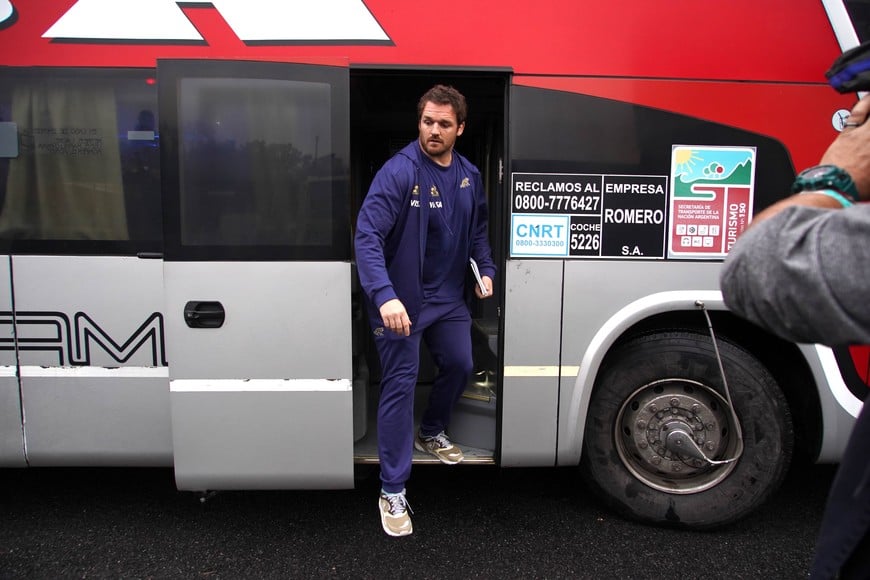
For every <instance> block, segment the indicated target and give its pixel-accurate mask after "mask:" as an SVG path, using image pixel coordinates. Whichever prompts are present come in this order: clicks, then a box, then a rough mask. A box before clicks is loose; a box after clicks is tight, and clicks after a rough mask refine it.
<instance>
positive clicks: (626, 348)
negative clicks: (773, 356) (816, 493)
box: [581, 331, 794, 528]
mask: <svg viewBox="0 0 870 580" xmlns="http://www.w3.org/2000/svg"><path fill="white" fill-rule="evenodd" d="M717 343H718V345H719V350H720V354H721V357H722V364H723V367H724V369H725V376H726V378H727V384H728V388H729V390H730V392H731V398H732V401H733V404H734V407H735V409H736V413H737V417H738V418H739V421H740V426H739V427H740V430H742V443H743V447H742V451H741V450H740V444H739V440H740V437H738V429H735V426H734V424H733V415H732V413H731V412H730V410H729V407H728V403H727V397H726V396H725V391H724V389H723V387H722V377H721V373H720V370H719V364H718V362H717V359H716V354H715V350H714V348H713V343H712V341H711V339H710V336H709V335H704V334H700V333H696V332H691V331H679V332H677V331H673V332H658V333H654V334H648V335H643V336H639V337H636V338H633V339H631V340H629V341H627V342H625V343H624V344H622V345H620V346H618V347H616V348H615V349H614V351H613V352H612V353H611V354H609V355H608V357H607V359H606V360H605V362H604V364H603V365H602V368H601V371H600V373H599V375H598V378H597V380H596V383H595V388H594V391H593V393H592V400H591V402H590V406H589V411H588V415H587V420H586V427H585V434H584V440H583V457H582V460H581V472H582V474H583V476H584V479H585V480H586V482H587V483H588V484H589V485H590V487H591V488H592V489H593V490H595V491H596V492H597V493H598V494H599V495H600V496H601V497H602V498H603V499H604V500H605V501H606V502H607V503H608V504H610V505H611V506H612V507H613V508H614V509H615V510H616V511H617V512H619V513H621V514H622V515H624V516H626V517H629V518H631V519H636V520H640V521H644V522H647V523H654V524H662V525H668V526H673V527H685V528H714V527H717V526H721V525H724V524H728V523H731V522H734V521H736V520H738V519H740V518H742V517H743V516H745V515H747V514H749V513H750V512H752V511H753V510H755V509H756V508H758V507H759V506H760V505H761V504H762V503H763V502H764V501H765V500H766V499H767V498H768V496H770V494H771V493H773V492H774V491H775V490H776V489H777V488H778V486H779V484H780V483H781V482H782V479H783V478H784V476H785V474H786V472H787V470H788V467H789V463H790V461H791V455H792V447H793V439H794V432H793V427H792V421H791V415H790V413H789V409H788V405H787V403H786V400H785V397H784V396H783V394H782V391H781V390H780V388H779V386H778V385H777V384H776V381H775V380H774V378H773V376H772V375H771V374H770V372H769V371H768V370H767V369H766V368H765V367H764V366H763V365H762V364H761V363H760V362H759V361H758V360H757V359H756V358H755V357H754V356H752V355H751V354H750V353H748V352H747V351H745V350H743V349H742V348H740V347H738V346H737V345H735V344H733V343H730V342H728V341H727V340H723V339H721V338H717ZM675 428H676V429H682V430H683V433H689V434H691V437H692V439H693V440H694V441H695V442H696V443H697V448H696V449H701V450H703V453H704V455H705V456H706V458H708V459H712V460H716V461H727V460H728V459H731V458H733V457H735V456H736V455H738V454H739V458H738V459H737V460H736V461H733V462H731V463H727V464H720V465H711V464H709V463H708V462H706V461H705V460H704V459H702V458H700V457H695V458H693V457H691V456H690V455H681V454H676V453H673V452H672V451H671V450H669V449H668V448H667V447H666V446H665V442H666V439H664V436H665V434H666V433H672V434H673V433H675V430H674V429H675ZM673 445H674V442H673V440H671V446H672V448H673ZM683 448H684V447H681V449H683ZM696 453H697V451H696Z"/></svg>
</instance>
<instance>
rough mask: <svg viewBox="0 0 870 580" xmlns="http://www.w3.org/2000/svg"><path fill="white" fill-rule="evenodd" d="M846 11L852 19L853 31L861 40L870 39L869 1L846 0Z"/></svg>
mask: <svg viewBox="0 0 870 580" xmlns="http://www.w3.org/2000/svg"><path fill="white" fill-rule="evenodd" d="M845 4H846V11H847V12H848V13H849V17H850V18H851V19H852V25H853V26H854V27H855V32H856V33H858V39H859V40H860V41H861V42H864V41H865V40H868V39H870V2H867V0H846V2H845Z"/></svg>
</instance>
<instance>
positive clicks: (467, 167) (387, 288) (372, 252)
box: [354, 140, 495, 328]
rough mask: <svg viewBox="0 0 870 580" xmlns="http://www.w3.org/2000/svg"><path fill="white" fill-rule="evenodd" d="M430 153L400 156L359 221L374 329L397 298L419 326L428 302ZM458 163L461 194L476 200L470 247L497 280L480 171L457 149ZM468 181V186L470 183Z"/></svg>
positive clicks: (415, 146) (360, 264) (377, 181)
mask: <svg viewBox="0 0 870 580" xmlns="http://www.w3.org/2000/svg"><path fill="white" fill-rule="evenodd" d="M424 155H425V153H424V152H423V151H422V150H421V149H420V144H419V142H418V141H416V140H415V141H413V142H411V143H410V144H408V145H407V146H406V147H404V148H403V149H402V150H401V151H399V152H398V153H396V155H394V156H393V157H392V158H391V159H390V160H389V161H387V162H386V163H385V164H384V166H383V167H382V168H381V169H380V171H378V173H377V175H375V178H374V181H372V185H371V187H370V188H369V192H368V195H367V196H366V198H365V200H364V201H363V204H362V208H361V209H360V212H359V216H358V217H357V227H356V235H355V240H354V245H355V249H356V262H357V270H358V272H359V279H360V283H361V284H362V288H363V291H364V292H365V295H366V297H367V302H368V311H369V316H370V318H371V321H372V325H373V326H374V327H375V328H376V327H378V326H381V324H382V321H381V319H380V307H381V306H382V305H383V304H384V303H385V302H387V301H389V300H392V299H393V298H398V299H399V300H400V301H401V302H402V304H403V305H404V306H405V310H406V311H407V312H408V317H409V318H410V319H411V323H412V324H415V323H416V321H417V316H418V315H419V313H420V308H421V306H422V304H423V260H424V256H425V253H426V236H427V227H428V223H429V221H428V220H429V213H430V211H431V210H430V204H429V202H430V201H431V199H430V191H429V187H428V186H427V185H426V184H422V183H421V179H422V175H423V174H424V172H423V171H422V170H421V167H422V164H423V163H425V162H427V160H426V159H424V158H423V156H424ZM452 162H453V163H458V164H459V171H460V174H461V175H463V176H464V178H463V186H462V187H461V188H460V189H459V190H458V192H456V195H469V196H471V197H472V199H473V204H472V211H471V219H470V220H469V223H468V224H467V225H468V235H467V239H468V240H469V247H468V248H467V250H466V252H467V255H465V256H463V260H464V261H465V262H468V259H469V258H474V259H475V261H476V262H477V264H478V267H479V268H480V274H481V276H489V277H490V278H494V277H495V264H494V262H493V260H492V252H491V250H490V247H489V241H488V239H487V218H488V214H487V208H486V194H485V192H484V189H483V181H482V180H481V177H480V172H479V171H478V169H477V168H476V167H475V166H474V165H473V164H471V163H470V162H469V161H468V160H467V159H465V158H464V157H463V156H461V155H459V154H458V153H457V152H456V151H455V150H454V151H453V161H452ZM465 178H467V182H466V180H465Z"/></svg>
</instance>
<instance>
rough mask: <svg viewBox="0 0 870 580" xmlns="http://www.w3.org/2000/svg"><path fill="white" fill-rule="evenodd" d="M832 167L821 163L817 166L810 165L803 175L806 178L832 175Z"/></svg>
mask: <svg viewBox="0 0 870 580" xmlns="http://www.w3.org/2000/svg"><path fill="white" fill-rule="evenodd" d="M830 173H831V167H830V166H829V165H819V166H816V167H810V168H809V169H807V170H806V171H804V172H803V173H801V177H802V178H804V179H807V180H809V179H819V178H822V177H830Z"/></svg>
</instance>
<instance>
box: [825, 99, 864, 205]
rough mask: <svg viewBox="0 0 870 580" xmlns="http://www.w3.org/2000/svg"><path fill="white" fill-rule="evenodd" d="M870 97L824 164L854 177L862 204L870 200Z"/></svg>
mask: <svg viewBox="0 0 870 580" xmlns="http://www.w3.org/2000/svg"><path fill="white" fill-rule="evenodd" d="M868 118H870V95H868V96H866V97H864V98H863V99H861V100H860V101H858V103H857V104H855V106H854V107H852V112H851V114H850V115H849V118H848V119H846V126H845V127H844V128H843V131H842V132H841V133H840V135H839V136H838V137H837V138H836V139H834V142H833V143H831V145H830V146H829V147H828V150H827V151H826V152H825V154H824V155H823V156H822V160H821V164H830V165H836V166H837V167H840V168H842V169H845V170H846V172H847V173H848V174H849V175H850V176H851V177H852V181H854V182H855V186H856V187H857V188H858V196H859V199H860V200H861V201H868V200H870V123H868V122H867V120H868Z"/></svg>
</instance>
